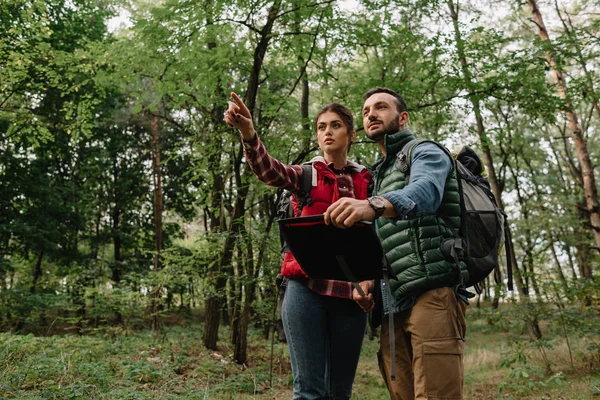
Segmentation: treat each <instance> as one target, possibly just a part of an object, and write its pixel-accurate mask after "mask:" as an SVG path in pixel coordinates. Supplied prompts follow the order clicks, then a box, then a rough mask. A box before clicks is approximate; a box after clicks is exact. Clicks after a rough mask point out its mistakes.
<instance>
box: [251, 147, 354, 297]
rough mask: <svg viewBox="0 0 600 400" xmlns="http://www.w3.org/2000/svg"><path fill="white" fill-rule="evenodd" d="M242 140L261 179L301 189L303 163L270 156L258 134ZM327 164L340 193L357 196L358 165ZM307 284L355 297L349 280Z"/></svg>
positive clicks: (326, 293) (327, 292) (323, 292)
mask: <svg viewBox="0 0 600 400" xmlns="http://www.w3.org/2000/svg"><path fill="white" fill-rule="evenodd" d="M242 143H243V144H244V154H245V156H246V161H247V162H248V165H249V166H250V168H251V169H252V171H253V172H254V173H255V174H256V176H257V177H258V179H260V180H261V181H262V182H264V183H266V184H267V185H269V186H274V187H278V188H283V189H287V190H289V191H291V192H297V191H298V190H300V174H301V173H302V167H301V166H299V165H287V164H284V163H282V162H281V161H279V160H277V159H275V158H273V157H271V156H270V155H269V153H268V152H267V149H266V148H265V146H264V144H263V143H262V142H261V140H260V139H259V138H258V135H255V136H254V139H252V140H250V141H249V142H246V141H242ZM313 161H322V162H324V163H326V164H327V162H326V161H325V159H324V158H323V157H315V158H314V159H313ZM327 165H328V166H329V168H330V169H331V170H332V171H333V172H334V173H335V177H336V178H337V184H338V192H339V196H340V197H352V198H354V197H355V196H354V182H353V180H352V175H351V172H352V170H353V169H354V168H355V167H354V166H352V164H350V163H348V164H347V165H346V166H345V167H344V168H342V169H341V170H336V169H335V168H333V163H329V164H327ZM306 285H307V286H308V287H309V288H310V289H311V290H312V291H314V292H316V293H319V294H321V295H324V296H332V297H341V298H344V299H352V289H353V287H352V283H350V282H344V281H335V280H325V279H310V278H309V279H308V282H307V284H306Z"/></svg>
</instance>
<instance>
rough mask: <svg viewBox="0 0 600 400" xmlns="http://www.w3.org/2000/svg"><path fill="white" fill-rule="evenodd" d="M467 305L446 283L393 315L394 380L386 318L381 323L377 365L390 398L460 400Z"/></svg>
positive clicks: (398, 399)
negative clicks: (409, 307)
mask: <svg viewBox="0 0 600 400" xmlns="http://www.w3.org/2000/svg"><path fill="white" fill-rule="evenodd" d="M465 309H466V304H465V302H463V301H462V300H458V299H457V297H456V294H455V293H454V291H453V290H452V289H451V288H439V289H433V290H430V291H428V292H425V293H423V294H422V295H421V296H419V297H418V298H417V301H416V303H415V305H414V307H413V308H412V309H411V310H408V311H405V312H402V313H399V314H395V315H394V325H395V340H396V345H395V348H396V380H395V381H392V380H391V377H390V361H391V360H390V340H389V334H390V332H389V323H388V319H387V318H384V320H383V322H382V324H381V347H380V350H379V354H378V357H379V368H380V370H381V374H382V375H383V378H384V380H385V383H386V385H387V387H388V390H389V392H390V396H391V399H392V400H413V399H415V400H422V399H437V400H442V399H444V400H461V399H462V393H463V350H464V340H463V338H464V337H465V331H466V324H465Z"/></svg>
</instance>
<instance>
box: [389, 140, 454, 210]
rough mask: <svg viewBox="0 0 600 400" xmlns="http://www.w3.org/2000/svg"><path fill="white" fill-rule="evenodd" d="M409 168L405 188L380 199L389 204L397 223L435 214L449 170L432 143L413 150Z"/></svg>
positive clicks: (448, 165) (448, 164)
mask: <svg viewBox="0 0 600 400" xmlns="http://www.w3.org/2000/svg"><path fill="white" fill-rule="evenodd" d="M410 165H411V166H410V181H409V183H408V185H406V186H405V187H404V189H402V190H396V191H393V192H388V193H385V194H383V195H381V196H382V197H385V198H386V199H388V200H389V201H390V203H392V205H393V206H394V208H395V209H396V212H397V213H398V217H397V218H399V219H409V218H415V217H420V216H422V215H427V214H433V213H435V212H436V211H437V209H438V208H439V207H440V204H441V203H442V196H443V195H444V186H445V184H446V179H447V178H448V174H449V173H450V171H451V170H452V162H451V161H450V158H449V157H448V154H446V153H445V152H444V151H443V150H442V149H440V148H439V147H438V146H436V145H435V144H433V143H423V144H421V145H418V146H417V147H415V149H414V150H413V153H412V160H411V164H410Z"/></svg>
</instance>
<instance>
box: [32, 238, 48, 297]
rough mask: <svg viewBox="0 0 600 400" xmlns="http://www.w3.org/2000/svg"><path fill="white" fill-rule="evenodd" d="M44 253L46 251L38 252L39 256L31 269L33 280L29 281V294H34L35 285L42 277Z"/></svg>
mask: <svg viewBox="0 0 600 400" xmlns="http://www.w3.org/2000/svg"><path fill="white" fill-rule="evenodd" d="M45 253H46V249H42V250H40V254H39V255H38V258H37V261H36V263H35V266H34V268H33V279H32V281H31V287H30V288H29V292H30V293H35V290H36V289H37V283H38V281H39V279H40V278H41V277H42V260H43V259H44V254H45Z"/></svg>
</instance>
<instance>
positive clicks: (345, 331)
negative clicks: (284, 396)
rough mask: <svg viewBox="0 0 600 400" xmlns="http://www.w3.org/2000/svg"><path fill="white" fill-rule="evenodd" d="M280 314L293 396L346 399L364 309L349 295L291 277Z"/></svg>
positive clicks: (297, 398)
mask: <svg viewBox="0 0 600 400" xmlns="http://www.w3.org/2000/svg"><path fill="white" fill-rule="evenodd" d="M282 319H283V327H284V330H285V335H286V338H287V341H288V346H289V349H290V360H291V362H292V373H293V375H294V396H293V400H317V399H328V400H329V399H335V400H340V399H349V398H350V397H351V396H352V382H354V376H355V374H356V367H357V365H358V358H359V356H360V348H361V346H362V343H363V339H364V336H365V329H366V326H367V314H365V313H364V312H363V311H362V310H361V309H360V307H359V306H358V305H357V304H356V303H355V302H354V301H353V300H350V299H341V298H338V297H330V296H323V295H320V294H317V293H315V292H313V291H312V290H310V289H309V288H308V287H306V285H304V284H302V283H300V282H298V281H295V280H290V281H289V282H288V284H287V289H286V292H285V298H284V300H283V306H282Z"/></svg>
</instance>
